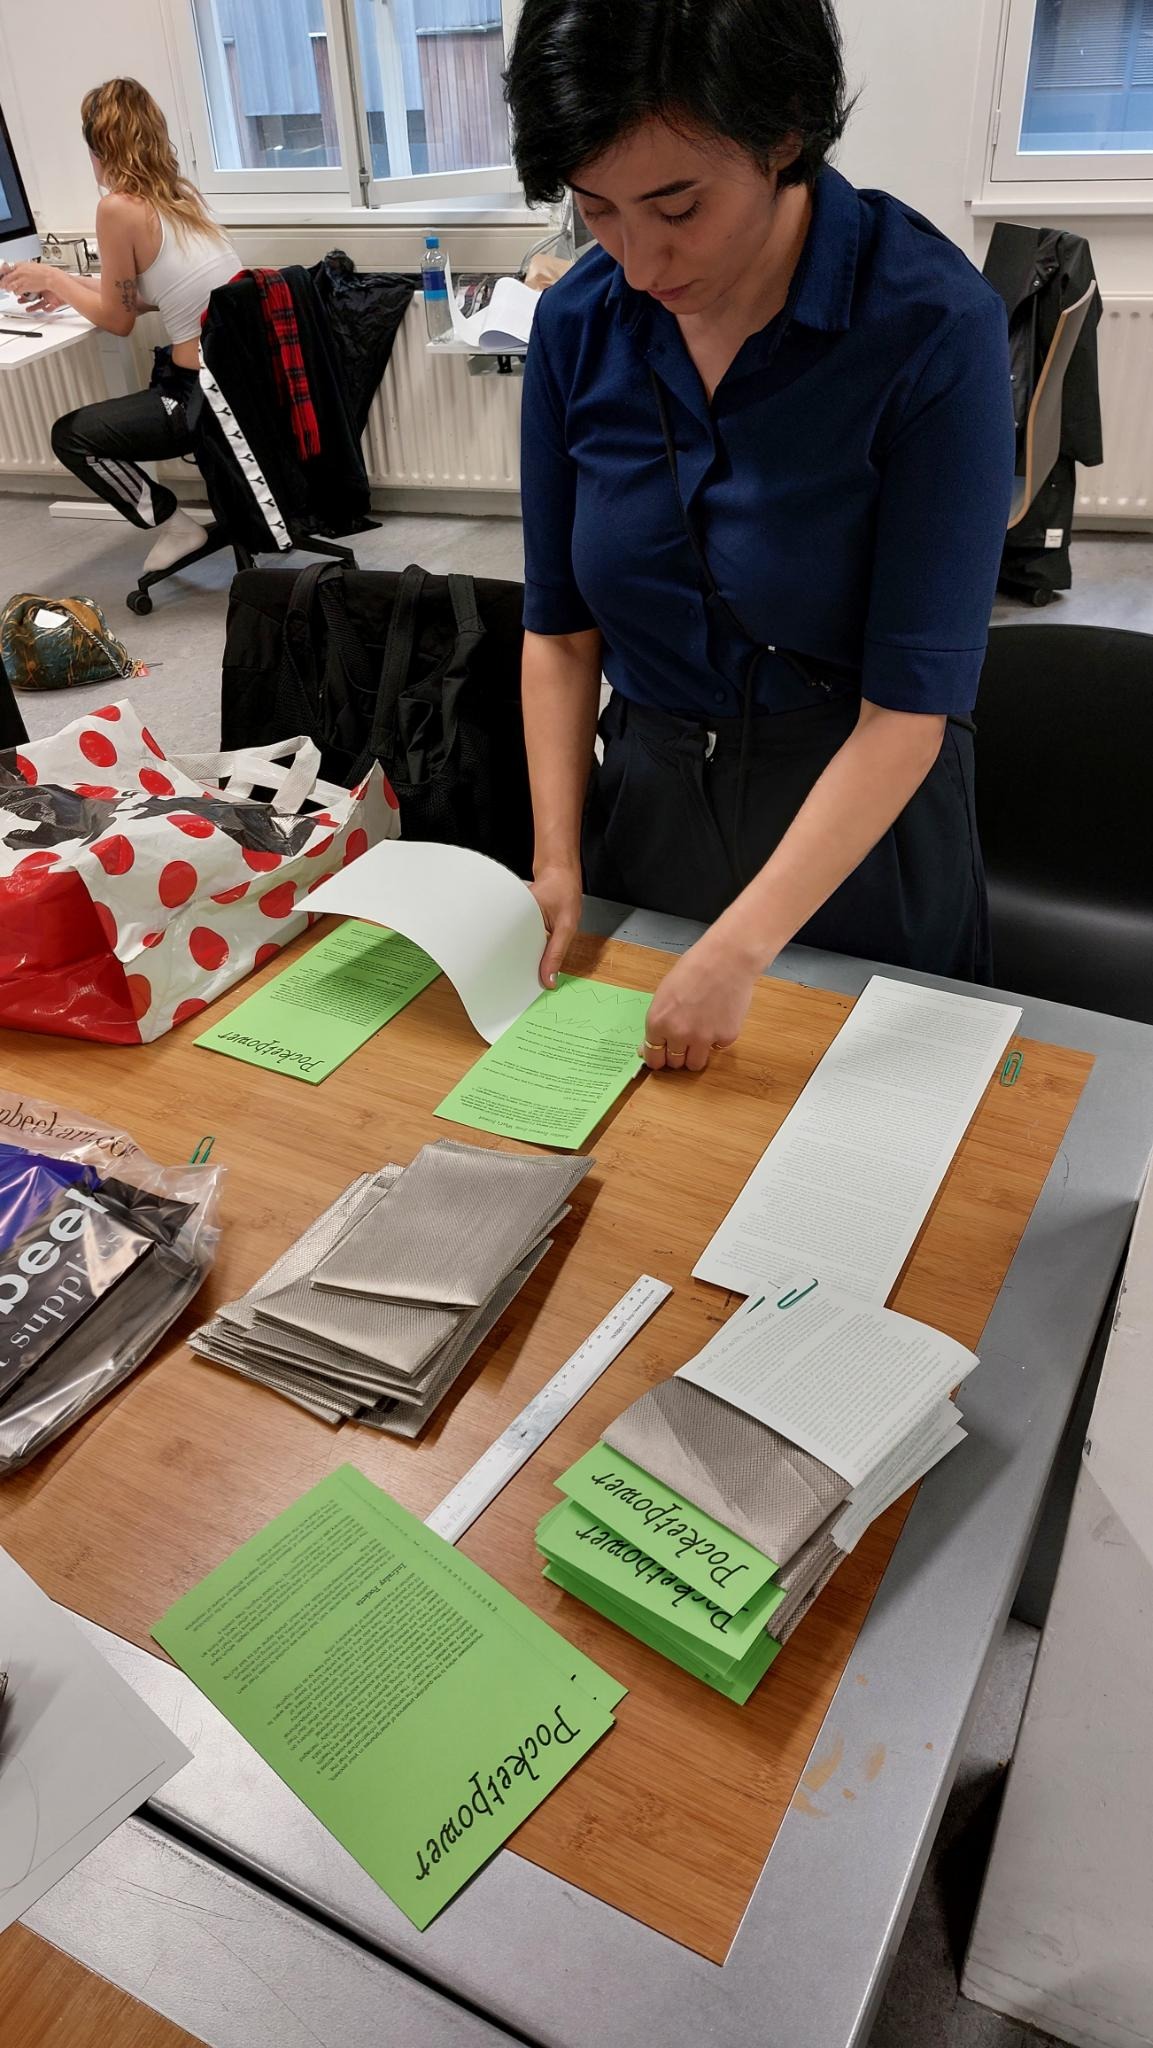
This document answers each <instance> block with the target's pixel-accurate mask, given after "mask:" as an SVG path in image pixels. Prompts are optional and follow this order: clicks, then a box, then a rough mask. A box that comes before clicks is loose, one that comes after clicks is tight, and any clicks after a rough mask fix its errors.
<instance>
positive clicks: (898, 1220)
mask: <svg viewBox="0 0 1153 2048" xmlns="http://www.w3.org/2000/svg"><path fill="white" fill-rule="evenodd" d="M1020 1021H1021V1012H1020V1010H1017V1009H1012V1008H1011V1007H1010V1006H1009V1005H1008V1004H1007V1003H987V1002H985V1001H983V1000H982V999H981V998H980V997H978V996H956V995H949V994H947V993H945V992H942V991H940V990H937V989H924V988H915V987H913V986H912V985H911V984H909V983H908V982H901V981H891V980H889V979H888V978H887V977H885V976H883V975H874V976H873V979H872V980H871V981H870V983H869V985H868V987H867V988H866V989H865V991H864V993H863V994H862V995H861V997H860V998H859V1000H858V1002H857V1003H856V1005H855V1007H854V1009H853V1011H852V1014H851V1015H850V1016H849V1017H848V1018H847V1019H846V1022H845V1023H844V1024H843V1025H842V1027H841V1030H840V1031H839V1032H838V1034H837V1036H836V1038H835V1039H834V1040H833V1043H832V1045H831V1046H830V1047H829V1050H828V1052H827V1053H826V1054H825V1056H824V1058H823V1060H822V1061H821V1063H820V1065H819V1066H818V1068H817V1070H816V1072H815V1073H814V1074H813V1075H812V1077H811V1078H810V1080H809V1082H808V1084H807V1086H806V1087H805V1088H804V1089H803V1090H802V1092H801V1094H800V1095H799V1096H798V1098H797V1101H796V1102H795V1103H794V1105H793V1107H792V1109H791V1110H790V1111H789V1114H788V1116H787V1117H786V1118H785V1121H784V1123H783V1124H782V1125H781V1128H780V1130H779V1131H778V1132H777V1135H776V1137H775V1138H774V1139H773V1141H772V1143H771V1144H770V1145H769V1147H768V1149H767V1150H766V1151H765V1152H764V1153H763V1155H762V1157H761V1159H760V1161H759V1163H758V1165H757V1166H756V1167H755V1168H754V1170H753V1172H752V1173H751V1175H750V1176H749V1179H748V1180H747V1181H746V1183H745V1185H744V1188H743V1189H742V1190H741V1193H740V1194H739V1195H738V1197H737V1199H736V1201H735V1202H734V1204H733V1206H732V1208H731V1209H730V1210H729V1213H728V1215H727V1216H726V1217H725V1220H724V1222H723V1223H722V1224H721V1227H720V1229H719V1230H718V1231H717V1232H716V1234H715V1236H714V1237H713V1238H712V1240H711V1242H710V1243H709V1244H708V1245H707V1246H706V1247H705V1250H704V1252H703V1253H702V1255H701V1257H700V1259H699V1260H698V1262H697V1264H696V1265H695V1266H694V1268H693V1272H694V1275H695V1277H696V1278H697V1279H698V1280H711V1281H713V1282H715V1284H716V1285H717V1286H718V1287H729V1288H732V1289H734V1290H735V1291H736V1292H738V1293H741V1294H759V1293H760V1291H761V1289H762V1288H763V1287H764V1288H768V1287H773V1286H775V1285H777V1284H778V1283H779V1282H780V1281H781V1280H782V1279H783V1277H784V1276H785V1275H786V1274H789V1273H793V1272H795V1271H796V1270H797V1269H798V1268H799V1267H804V1268H805V1269H806V1270H807V1271H808V1272H810V1273H815V1274H817V1275H818V1276H819V1277H820V1278H821V1279H822V1280H823V1281H826V1282H827V1283H828V1284H829V1285H830V1286H833V1287H838V1288H841V1289H842V1290H843V1291H844V1292H845V1293H846V1294H857V1295H860V1296H861V1297H862V1298H863V1299H864V1300H866V1301H878V1302H882V1301H884V1300H885V1299H886V1297H887V1295H888V1294H889V1292H890V1289H891V1288H892V1286H893V1283H894V1282H895V1280H896V1278H897V1275H898V1274H899V1272H900V1270H901V1267H902V1266H903V1265H904V1263H905V1260H906V1259H907V1257H908V1255H909V1252H910V1250H911V1248H912V1245H913V1241H914V1239H915V1238H916V1235H917V1232H918V1231H919V1229H920V1228H921V1225H922V1223H923V1222H924V1220H925V1217H926V1215H927V1214H928V1211H929V1209H930V1207H931V1206H932V1202H933V1198H934V1196H935V1195H936V1193H937V1190H938V1188H939V1187H940V1185H941V1182H942V1181H943V1179H944V1177H945V1175H946V1173H947V1172H948V1169H949V1166H950V1163H951V1161H952V1158H953V1154H954V1153H955V1152H956V1149H957V1147H958V1145H959V1144H960V1142H961V1139H962V1138H963V1137H964V1134H965V1131H966V1130H967V1128H968V1126H969V1123H970V1121H971V1120H972V1117H973V1113H974V1111H975V1110H976V1108H977V1105H978V1103H979V1102H980V1100H981V1097H982V1095H983V1094H984V1092H985V1088H986V1086H987V1084H988V1081H989V1078H990V1076H991V1075H992V1074H993V1073H994V1072H995V1070H996V1069H997V1067H998V1065H999V1064H1000V1062H1001V1059H1002V1056H1003V1054H1004V1052H1005V1048H1006V1046H1007V1045H1008V1043H1009V1040H1010V1038H1011V1037H1012V1035H1013V1033H1014V1031H1015V1030H1016V1028H1017V1026H1018V1024H1019V1023H1020Z"/></svg>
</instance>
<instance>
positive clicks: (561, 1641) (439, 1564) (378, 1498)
mask: <svg viewBox="0 0 1153 2048" xmlns="http://www.w3.org/2000/svg"><path fill="white" fill-rule="evenodd" d="M338 1476H339V1477H340V1478H341V1479H343V1480H344V1481H345V1483H346V1484H347V1485H348V1486H351V1487H353V1488H355V1490H356V1491H357V1492H358V1493H359V1494H360V1496H361V1498H362V1500H363V1501H364V1502H365V1504H366V1506H367V1507H369V1508H371V1510H372V1512H373V1513H374V1514H376V1515H380V1516H382V1517H383V1518H384V1519H385V1520H389V1519H390V1518H397V1517H399V1518H400V1522H401V1525H402V1527H403V1532H404V1535H405V1536H406V1538H407V1540H408V1542H410V1543H411V1544H412V1545H413V1547H414V1548H416V1549H420V1550H421V1551H422V1552H423V1555H424V1558H425V1562H426V1563H427V1564H429V1565H430V1566H435V1567H436V1569H437V1570H438V1571H441V1572H445V1573H447V1575H448V1576H449V1578H450V1579H452V1580H453V1581H454V1583H455V1584H456V1585H457V1586H463V1587H464V1588H466V1590H467V1591H468V1593H469V1594H470V1596H471V1597H472V1598H474V1599H477V1600H480V1601H483V1603H484V1604H485V1606H486V1607H487V1608H488V1610H489V1612H490V1613H491V1614H493V1615H495V1616H496V1618H497V1619H498V1620H499V1621H502V1622H504V1623H506V1624H507V1626H508V1627H509V1628H512V1629H515V1630H516V1632H517V1634H518V1635H519V1636H523V1638H524V1640H525V1642H526V1643H527V1644H528V1646H529V1648H530V1650H535V1651H536V1653H537V1655H538V1656H540V1657H547V1658H549V1659H550V1660H551V1661H552V1662H553V1663H555V1665H556V1667H557V1669H558V1671H559V1672H560V1673H561V1675H562V1677H563V1678H564V1679H565V1680H566V1682H567V1683H569V1684H571V1685H578V1686H580V1687H581V1688H582V1690H583V1691H585V1692H587V1693H590V1694H591V1695H592V1698H593V1699H594V1700H597V1701H599V1703H600V1705H601V1706H602V1707H610V1708H611V1707H615V1706H619V1704H620V1702H621V1700H623V1699H624V1697H625V1694H626V1693H627V1691H628V1687H627V1685H622V1684H621V1682H620V1680H619V1679H617V1678H610V1677H609V1675H608V1672H607V1671H602V1670H601V1668H600V1666H599V1664H594V1663H593V1660H592V1658H591V1657H586V1656H585V1654H584V1651H583V1650H578V1649H577V1647H576V1645H575V1643H570V1642H569V1640H568V1638H567V1637H566V1636H562V1635H561V1634H560V1633H559V1631H558V1630H557V1629H555V1628H552V1627H551V1626H550V1624H549V1623H548V1622H547V1621H542V1619H541V1617H540V1615H539V1614H534V1613H533V1610H532V1608H531V1607H526V1606H525V1604H524V1602H523V1600H517V1599H516V1598H514V1596H513V1594H511V1593H509V1592H507V1591H506V1590H505V1588H504V1587H503V1586H502V1585H500V1584H499V1583H498V1581H497V1580H496V1579H492V1578H490V1577H489V1575H488V1573H487V1572H486V1571H482V1570H481V1567H480V1566H479V1565H478V1564H474V1563H473V1561H472V1559H471V1557H466V1556H465V1554H464V1552H463V1550H458V1549H457V1548H456V1546H455V1544H452V1543H446V1542H445V1540H444V1538H443V1537H442V1536H437V1535H436V1534H435V1533H434V1531H433V1530H431V1529H430V1528H429V1527H428V1526H427V1524H426V1523H424V1522H417V1521H415V1520H414V1519H413V1517H412V1516H411V1515H410V1514H408V1513H407V1511H406V1510H405V1509H404V1508H402V1507H398V1506H397V1503H396V1502H395V1501H394V1500H393V1499H392V1498H391V1496H390V1495H389V1494H387V1493H382V1492H381V1490H380V1488H379V1486H374V1485H373V1483H372V1481H371V1479H366V1478H365V1476H364V1473H363V1472H361V1471H360V1470H359V1469H358V1468H357V1467H356V1466H355V1465H342V1466H341V1467H340V1471H339V1474H338Z"/></svg>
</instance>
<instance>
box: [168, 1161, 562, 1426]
mask: <svg viewBox="0 0 1153 2048" xmlns="http://www.w3.org/2000/svg"><path fill="white" fill-rule="evenodd" d="M593 1163H594V1162H593V1161H592V1160H591V1159H583V1158H580V1159H529V1158H523V1157H520V1156H517V1155H514V1154H511V1153H507V1152H497V1151H493V1150H490V1149H489V1148H487V1147H484V1146H477V1145H462V1144H457V1143H455V1142H453V1141H452V1140H450V1139H442V1140H440V1141H439V1142H438V1143H436V1144H434V1145H426V1146H424V1148H423V1150H422V1151H420V1152H419V1153H418V1154H417V1156H416V1158H415V1159H414V1160H413V1162H412V1164H411V1166H408V1167H404V1168H402V1167H399V1166H385V1167H383V1168H381V1170H380V1171H379V1172H378V1173H374V1174H362V1175H361V1177H360V1179H359V1180H356V1181H354V1182H353V1183H352V1185H351V1187H349V1188H346V1189H345V1191H344V1193H343V1194H342V1195H340V1196H338V1198H337V1200H336V1201H335V1202H334V1203H333V1204H332V1206H331V1208H329V1209H326V1210H325V1212H324V1214H323V1215H322V1216H319V1217H318V1218H317V1220H316V1222H315V1223H314V1224H313V1225H312V1226H311V1228H310V1229H309V1230H306V1231H305V1233H304V1235H303V1236H302V1237H300V1238H298V1239H297V1241H296V1243H295V1244H294V1245H291V1246H290V1247H289V1249H288V1251H286V1252H285V1253H284V1255H283V1257H282V1258H280V1259H278V1260H277V1262H276V1264H275V1265H274V1266H272V1267H270V1269H269V1271H268V1272H267V1273H266V1274H265V1275H264V1277H263V1279H261V1280H259V1281H258V1282H257V1283H256V1286H255V1287H252V1288H250V1289H249V1291H248V1293H247V1294H246V1295H244V1296H243V1298H242V1299H241V1300H240V1301H235V1302H229V1303H227V1304H225V1306H224V1307H222V1308H221V1309H220V1310H219V1311H218V1313H217V1314H216V1315H215V1316H214V1317H213V1319H212V1321H211V1322H210V1323H206V1324H205V1325H204V1326H203V1328H202V1329H199V1330H197V1331H196V1332H195V1334H194V1335H193V1337H192V1338H191V1339H190V1342H191V1346H192V1349H193V1350H194V1351H196V1352H198V1353H199V1354H200V1356H201V1357H203V1358H207V1359H210V1360H211V1361H212V1362H213V1363H214V1364H217V1365H223V1366H227V1367H228V1368H229V1369H230V1370H231V1371H233V1372H238V1373H241V1374H242V1375H243V1376H244V1377H245V1378H246V1379H252V1380H258V1381H260V1382H261V1384H262V1385H264V1386H267V1387H271V1388H273V1389H274V1391H275V1392H276V1393H278V1394H282V1395H284V1396H285V1398H286V1399H287V1400H290V1401H295V1402H296V1403H297V1405H298V1406H299V1407H302V1408H306V1409H308V1411H309V1412H310V1413H311V1414H314V1415H317V1416H319V1417H321V1418H322V1419H323V1420H324V1421H327V1422H333V1423H336V1422H341V1421H344V1420H348V1421H356V1422H362V1423H366V1424H367V1425H368V1426H369V1427H370V1428H373V1429H383V1430H388V1431H390V1432H391V1433H392V1434H394V1435H396V1436H407V1437H415V1436H417V1435H418V1434H419V1433H420V1431H421V1430H422V1429H423V1427H424V1425H425V1423H426V1422H427V1421H428V1420H429V1417H430V1416H431V1415H432V1414H433V1413H434V1411H435V1409H436V1408H437V1407H438V1405H439V1403H440V1402H441V1401H443V1399H444V1397H445V1395H446V1394H447V1393H448V1392H449V1389H450V1388H451V1387H452V1386H453V1384H454V1383H455V1381H456V1380H457V1379H458V1378H459V1376H460V1374H461V1373H462V1372H463V1370H464V1368H465V1366H466V1365H467V1364H468V1362H469V1360H470V1358H472V1357H473V1355H474V1353H475V1352H476V1351H477V1350H478V1348H479V1347H480V1345H481V1344H483V1342H484V1340H485V1338H486V1337H487V1336H488V1334H489V1332H490V1331H491V1330H492V1328H493V1326H494V1324H495V1323H496V1322H497V1321H498V1320H499V1318H500V1317H501V1316H502V1315H503V1314H504V1312H505V1310H506V1309H507V1308H508V1307H509V1305H510V1303H511V1302H512V1301H513V1300H514V1299H515V1298H516V1296H517V1295H518V1294H519V1293H520V1290H521V1288H522V1287H523V1286H524V1285H525V1282H526V1281H527V1280H528V1278H529V1276H530V1274H532V1273H533V1271H534V1270H535V1268H536V1267H537V1266H538V1265H539V1263H540V1261H541V1259H543V1257H544V1256H545V1253H546V1252H547V1251H549V1249H550V1248H551V1245H552V1237H551V1234H550V1233H551V1232H552V1231H553V1230H555V1229H556V1227H557V1225H558V1224H559V1223H560V1222H562V1221H563V1219H564V1217H565V1216H567V1215H568V1213H569V1206H570V1205H569V1196H570V1195H571V1194H572V1192H573V1189H574V1188H575V1187H576V1186H577V1185H578V1183H579V1182H580V1181H581V1180H583V1178H584V1176H585V1174H586V1173H587V1172H588V1171H589V1168H590V1167H591V1166H592V1165H593Z"/></svg>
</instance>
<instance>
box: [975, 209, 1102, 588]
mask: <svg viewBox="0 0 1153 2048" xmlns="http://www.w3.org/2000/svg"><path fill="white" fill-rule="evenodd" d="M984 274H985V276H986V278H987V279H988V281H989V283H990V284H991V285H992V286H993V287H994V289H995V290H996V291H998V292H1000V294H1001V297H1002V298H1003V299H1004V301H1005V304H1006V306H1007V308H1008V312H1009V354H1010V362H1011V366H1012V374H1013V408H1014V412H1015V415H1016V420H1017V437H1018V453H1019V454H1020V455H1021V456H1022V457H1023V451H1024V441H1025V425H1026V421H1027V420H1028V417H1029V407H1030V405H1031V404H1032V402H1033V395H1034V393H1035V391H1036V389H1037V381H1038V379H1039V377H1040V375H1041V371H1042V370H1043V368H1044V366H1045V358H1046V356H1047V355H1048V353H1049V350H1050V347H1051V346H1052V343H1053V337H1054V335H1055V334H1056V332H1057V322H1058V321H1059V319H1060V317H1061V314H1062V313H1063V312H1064V310H1065V308H1066V307H1067V306H1072V305H1075V304H1076V302H1077V300H1078V299H1080V298H1083V297H1084V294H1085V292H1086V291H1087V290H1088V288H1089V286H1090V285H1091V284H1094V283H1095V282H1096V273H1095V272H1094V269H1093V255H1092V251H1091V250H1090V247H1089V244H1088V242H1087V241H1086V240H1085V238H1084V236H1083V235H1075V234H1071V233H1069V232H1068V231H1067V230H1065V229H1054V228H1028V227H1017V226H1014V225H1012V224H1011V223H1009V222H1007V221H998V223H997V226H996V227H995V228H994V230H993V237H992V240H991V242H990V244H989V253H988V255H987V256H986V258H985V271H984ZM1100 321H1101V298H1100V294H1099V293H1098V294H1096V295H1095V297H1094V299H1093V301H1092V303H1091V305H1090V307H1089V312H1088V317H1087V318H1086V321H1085V325H1084V327H1083V328H1082V330H1081V336H1080V339H1079V341H1078V343H1077V346H1076V348H1075V350H1074V352H1073V357H1072V360H1071V362H1070V364H1069V369H1068V372H1067V374H1066V377H1065V388H1064V393H1063V404H1062V412H1061V454H1060V458H1059V460H1058V462H1057V465H1056V468H1055V469H1054V470H1053V472H1052V474H1051V475H1050V476H1049V477H1047V478H1046V480H1045V482H1044V483H1043V484H1042V486H1041V489H1040V490H1039V492H1038V493H1037V496H1036V498H1035V499H1034V501H1033V504H1032V505H1031V506H1030V508H1029V510H1028V511H1027V512H1026V514H1025V517H1024V519H1022V520H1021V522H1020V524H1019V525H1017V526H1015V527H1013V528H1012V530H1011V531H1010V533H1009V534H1008V536H1007V538H1006V541H1005V551H1004V555H1003V557H1002V562H1001V578H1000V586H999V587H1000V588H1001V590H1003V591H1004V592H1005V594H1006V595H1007V596H1009V597H1021V598H1024V599H1026V601H1028V602H1030V603H1033V604H1044V603H1047V602H1048V600H1049V598H1051V597H1052V595H1053V593H1054V592H1055V591H1058V590H1068V589H1069V587H1070V584H1071V583H1072V580H1073V576H1072V570H1071V567H1070V562H1069V540H1070V532H1071V528H1072V525H1073V512H1074V508H1075V505H1076V501H1077V477H1076V465H1077V464H1078V463H1082V464H1083V465H1085V466H1086V467H1087V468H1094V467H1096V465H1097V464H1098V463H1100V462H1103V461H1104V450H1103V447H1102V439H1101V394H1100V387H1099V383H1098V374H1097V329H1098V326H1099V325H1100ZM1020 467H1021V464H1020V463H1019V465H1018V468H1019V470H1020ZM1058 533H1059V534H1060V535H1061V540H1060V544H1059V545H1056V546H1053V547H1050V546H1049V545H1048V544H1047V543H1048V541H1049V540H1050V539H1051V538H1052V537H1053V536H1054V535H1055V534H1058Z"/></svg>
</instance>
